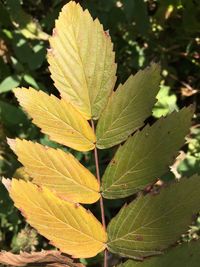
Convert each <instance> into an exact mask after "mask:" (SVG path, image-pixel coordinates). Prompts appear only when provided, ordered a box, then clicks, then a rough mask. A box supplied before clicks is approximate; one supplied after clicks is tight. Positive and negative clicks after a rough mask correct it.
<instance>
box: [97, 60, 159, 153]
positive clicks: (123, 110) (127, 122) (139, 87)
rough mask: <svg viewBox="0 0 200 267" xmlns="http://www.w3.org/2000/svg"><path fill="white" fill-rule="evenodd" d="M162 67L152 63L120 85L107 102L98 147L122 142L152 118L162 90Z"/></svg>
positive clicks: (100, 124)
mask: <svg viewBox="0 0 200 267" xmlns="http://www.w3.org/2000/svg"><path fill="white" fill-rule="evenodd" d="M159 82H160V67H159V66H158V65H157V64H152V65H151V66H150V67H148V68H146V69H145V70H143V71H139V72H138V73H137V74H136V75H135V76H130V77H129V79H128V80H127V81H126V82H125V83H124V84H123V85H120V86H119V87H118V89H117V91H116V92H114V93H113V94H112V95H111V97H110V99H109V102H108V105H107V107H106V109H105V110H104V111H103V113H102V116H101V117H100V120H99V122H98V125H97V147H98V148H101V149H103V148H108V147H112V146H114V145H117V144H119V143H121V142H122V141H124V140H126V139H127V137H128V136H129V135H130V134H132V133H133V132H134V131H135V130H136V129H138V128H139V127H141V126H142V125H143V124H144V120H145V119H146V118H147V117H148V116H150V115H151V110H152V107H153V105H154V103H155V102H156V95H157V93H158V90H159Z"/></svg>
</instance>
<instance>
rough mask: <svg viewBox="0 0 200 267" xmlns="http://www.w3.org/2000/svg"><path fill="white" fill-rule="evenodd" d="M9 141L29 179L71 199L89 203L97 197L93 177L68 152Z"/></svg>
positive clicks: (31, 143) (97, 185)
mask: <svg viewBox="0 0 200 267" xmlns="http://www.w3.org/2000/svg"><path fill="white" fill-rule="evenodd" d="M9 143H10V146H11V148H12V149H13V150H14V152H15V153H16V154H17V156H18V159H19V161H20V162H21V163H22V164H23V165H24V167H25V171H26V172H27V173H28V174H29V175H30V177H32V178H33V180H32V182H33V183H35V184H37V185H40V186H46V187H47V188H49V189H51V190H52V191H54V192H55V193H56V194H57V195H58V196H60V197H61V198H62V199H67V200H69V201H72V202H79V203H88V204H89V203H94V202H96V201H97V200H98V199H99V197H100V194H99V184H98V182H97V180H96V178H95V177H94V175H93V174H92V173H91V172H90V171H89V170H87V169H86V168H85V167H84V166H83V165H81V164H80V163H79V161H78V160H77V159H76V158H75V157H74V156H73V155H72V154H70V153H65V152H64V151H62V150H61V149H54V148H50V147H45V146H42V145H40V144H38V143H33V142H31V141H26V140H20V139H16V141H15V140H14V141H13V140H11V142H9Z"/></svg>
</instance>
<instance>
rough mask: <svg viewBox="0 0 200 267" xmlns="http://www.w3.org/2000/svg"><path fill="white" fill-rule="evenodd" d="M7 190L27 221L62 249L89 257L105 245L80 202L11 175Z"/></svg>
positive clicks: (101, 232) (103, 236)
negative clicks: (59, 195) (70, 200)
mask: <svg viewBox="0 0 200 267" xmlns="http://www.w3.org/2000/svg"><path fill="white" fill-rule="evenodd" d="M9 193H10V196H11V198H12V199H13V201H14V203H15V206H16V207H17V208H18V209H20V210H21V211H22V214H23V215H24V216H25V217H26V219H27V221H28V223H30V225H31V226H33V227H34V228H36V229H37V231H38V232H39V233H40V234H42V235H43V236H45V237H46V238H47V239H49V240H50V241H51V243H52V244H53V245H54V246H56V247H57V248H59V249H60V250H61V251H62V252H64V253H67V254H70V255H72V256H73V257H75V258H89V257H93V256H95V255H97V254H98V253H99V252H101V251H103V250H104V249H105V247H106V244H105V243H106V241H107V234H106V232H105V231H104V229H103V226H102V225H101V223H100V222H99V221H98V220H97V219H96V218H95V217H94V216H93V214H92V213H91V212H89V211H87V210H86V209H84V208H83V207H82V206H80V205H76V204H73V203H70V202H67V201H64V200H62V199H60V198H58V197H56V196H55V195H54V194H53V193H52V192H51V191H50V190H49V189H47V188H45V187H42V188H38V187H37V186H36V185H34V184H32V183H30V182H24V181H22V180H16V179H13V180H12V183H11V187H10V190H9Z"/></svg>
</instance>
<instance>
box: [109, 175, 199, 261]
mask: <svg viewBox="0 0 200 267" xmlns="http://www.w3.org/2000/svg"><path fill="white" fill-rule="evenodd" d="M199 210H200V177H199V176H193V177H192V178H190V179H183V180H182V181H181V182H180V183H178V182H176V183H174V184H173V183H172V184H171V186H169V187H168V188H165V189H162V190H161V192H160V193H159V194H158V195H154V194H148V195H146V196H139V197H138V198H137V199H136V200H134V201H133V202H131V203H130V204H129V205H128V206H124V207H123V208H122V209H121V210H120V212H119V213H118V214H117V216H116V217H114V218H113V219H112V220H111V222H110V224H109V226H108V236H109V242H108V247H109V249H110V250H111V251H112V252H114V253H117V254H120V255H122V256H127V257H131V258H142V257H145V256H150V255H156V254H159V253H160V251H162V250H164V249H166V248H167V247H169V246H170V245H172V244H174V243H175V242H176V241H177V240H178V239H179V238H180V237H181V234H183V233H185V232H186V230H187V227H188V226H189V224H191V223H192V217H193V215H194V214H195V213H197V212H198V211H199Z"/></svg>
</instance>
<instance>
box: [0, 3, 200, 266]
mask: <svg viewBox="0 0 200 267" xmlns="http://www.w3.org/2000/svg"><path fill="white" fill-rule="evenodd" d="M66 2H67V1H66V0H65V1H62V0H26V1H25V0H24V1H23V0H0V175H1V176H6V177H11V176H12V175H13V174H14V173H15V171H16V169H17V168H18V167H20V165H19V163H18V162H17V159H16V157H15V156H14V154H13V153H12V152H11V150H10V149H9V148H8V146H7V144H6V137H9V138H15V137H20V138H26V139H32V140H37V141H39V142H41V143H42V144H48V145H50V146H55V144H54V143H53V142H51V141H49V140H48V138H47V136H44V135H42V134H41V133H40V132H39V129H38V128H37V127H36V126H34V125H32V124H31V122H30V120H29V119H28V118H27V116H26V115H25V114H24V113H23V111H22V110H21V109H20V108H19V107H18V104H17V101H16V99H15V98H14V95H13V93H12V88H14V87H17V86H25V87H29V86H31V87H34V88H35V89H40V90H44V91H46V92H48V93H54V94H56V95H58V92H57V91H56V89H55V87H54V86H53V82H52V80H51V78H50V74H49V70H48V64H47V61H46V50H47V49H48V47H49V44H48V35H50V34H51V33H52V29H53V27H54V20H55V19H56V18H57V17H58V14H59V11H60V10H61V8H62V6H63V5H64V4H65V3H66ZM77 2H78V1H77ZM79 2H80V4H81V5H82V6H83V7H85V8H88V9H89V11H90V12H91V14H92V15H93V17H98V18H99V20H100V21H101V23H102V24H103V25H104V29H105V30H108V29H109V34H110V35H111V37H112V40H113V43H114V47H115V51H116V61H117V63H118V81H117V83H118V84H119V83H120V82H124V81H125V80H126V79H127V78H128V76H129V75H130V74H131V73H135V72H136V71H137V70H138V69H140V68H143V67H145V66H147V65H149V64H150V62H151V61H158V62H160V64H161V67H162V77H163V79H162V83H161V87H160V92H159V94H158V102H157V103H156V105H155V107H154V109H153V116H152V117H151V118H149V122H150V123H151V122H154V120H155V119H156V118H159V117H161V116H162V115H166V114H168V113H170V112H172V111H173V110H178V109H180V108H181V107H183V106H185V105H188V104H191V103H192V104H194V106H195V108H196V113H195V117H194V120H193V126H192V127H191V130H190V135H189V136H188V137H187V144H186V145H185V147H183V149H182V153H181V156H180V159H178V160H177V161H176V164H175V165H174V168H173V172H174V173H175V174H174V173H172V172H168V173H166V175H165V176H164V177H163V179H166V180H169V179H174V177H175V176H176V177H178V178H180V177H181V176H182V175H186V176H189V175H192V174H194V173H200V114H199V112H200V96H199V88H200V78H199V70H200V60H199V59H200V34H199V28H200V21H199V20H198V18H199V17H200V2H199V0H189V1H188V0H157V1H156V0H146V1H143V0H139V1H138V0H121V1H117V0H80V1H79ZM91 56H92V55H91ZM114 150H115V149H113V150H111V151H110V152H107V151H106V152H105V151H103V152H101V154H100V163H101V166H102V169H101V172H103V171H104V169H105V166H106V165H107V164H108V162H109V160H110V159H111V156H112V154H113V153H114ZM73 153H74V154H75V155H76V157H77V158H78V159H79V160H80V161H81V162H82V163H83V164H84V165H85V166H87V167H88V168H89V169H90V170H91V171H94V162H93V157H92V154H91V153H90V152H87V153H84V154H83V153H79V152H74V151H73ZM18 175H19V173H18ZM121 204H122V201H121V200H117V201H115V202H114V204H113V202H112V203H111V202H110V201H106V217H107V220H109V219H110V218H111V217H113V215H114V214H115V213H116V210H118V208H119V207H120V206H121ZM94 210H96V213H97V216H98V207H97V206H95V205H94ZM198 231H199V226H198V223H197V225H196V226H195V227H193V228H191V231H190V238H193V237H194V238H196V237H198V235H197V233H198ZM48 246H49V245H48V242H47V241H46V240H44V239H43V238H41V237H39V236H38V235H37V234H36V232H35V231H34V230H33V229H30V228H29V227H28V226H27V225H26V223H25V222H24V220H23V219H22V217H21V215H20V214H19V212H18V211H16V209H15V208H14V207H13V205H12V202H11V200H10V199H9V197H8V194H7V192H6V190H5V189H4V188H3V186H2V185H1V184H0V249H4V250H13V251H14V252H18V251H19V250H20V249H24V250H26V251H30V250H34V249H40V248H46V247H48ZM96 261H97V262H98V259H96ZM93 264H94V262H93ZM93 266H94V265H93Z"/></svg>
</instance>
